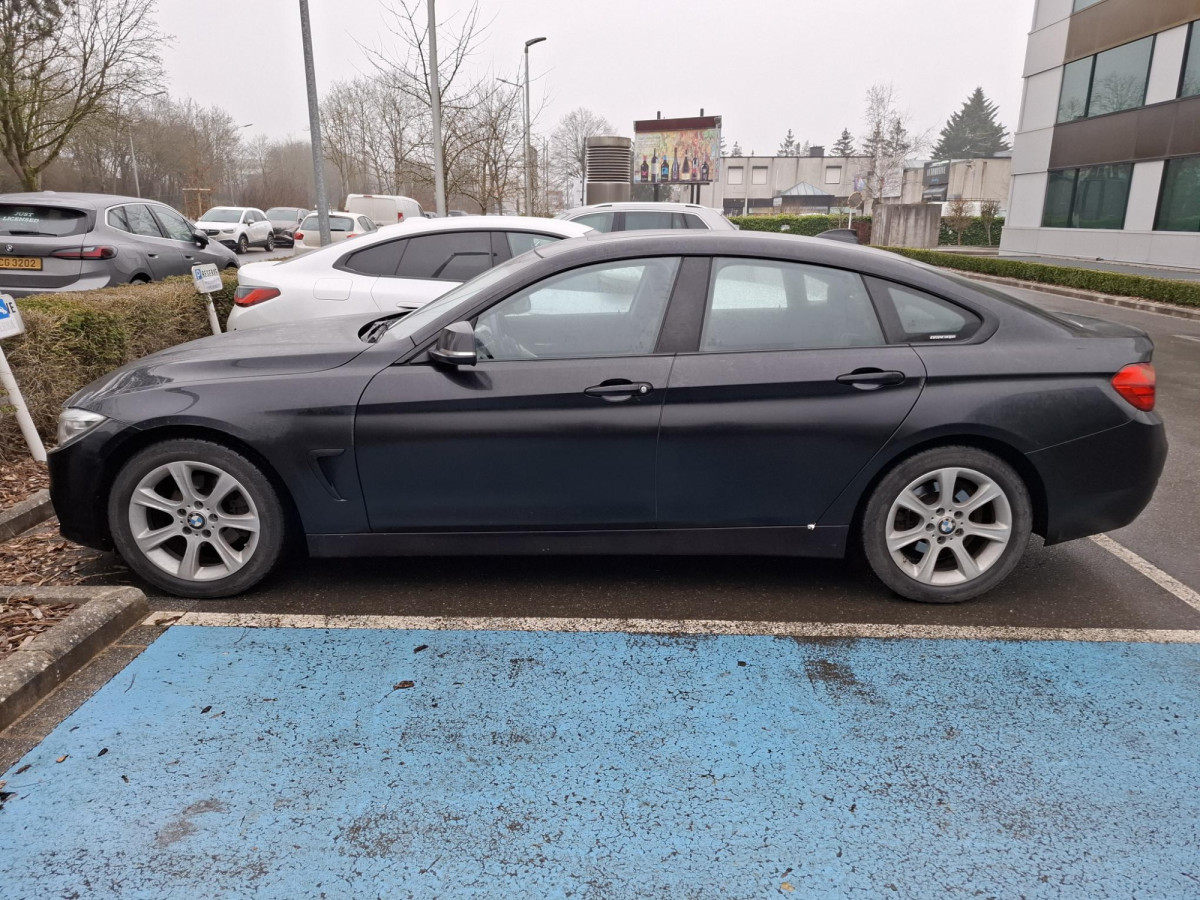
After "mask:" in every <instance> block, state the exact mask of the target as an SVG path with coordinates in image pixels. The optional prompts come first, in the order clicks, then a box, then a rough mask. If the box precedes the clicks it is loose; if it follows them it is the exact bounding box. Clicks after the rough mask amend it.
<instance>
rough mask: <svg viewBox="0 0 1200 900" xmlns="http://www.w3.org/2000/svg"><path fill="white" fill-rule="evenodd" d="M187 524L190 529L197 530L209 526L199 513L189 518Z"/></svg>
mask: <svg viewBox="0 0 1200 900" xmlns="http://www.w3.org/2000/svg"><path fill="white" fill-rule="evenodd" d="M187 523H188V526H189V527H191V528H195V529H200V528H203V527H204V526H205V525H207V524H208V522H207V520H206V519H205V518H204V516H202V515H200V513H198V512H195V513H192V514H191V515H190V516H188V517H187Z"/></svg>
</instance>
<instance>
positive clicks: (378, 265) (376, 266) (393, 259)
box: [330, 216, 408, 278]
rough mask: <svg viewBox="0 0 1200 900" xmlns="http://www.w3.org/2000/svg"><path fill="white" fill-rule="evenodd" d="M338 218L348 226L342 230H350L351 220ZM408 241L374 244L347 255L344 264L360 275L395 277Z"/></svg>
mask: <svg viewBox="0 0 1200 900" xmlns="http://www.w3.org/2000/svg"><path fill="white" fill-rule="evenodd" d="M331 218H332V217H331ZM338 218H341V219H342V221H343V222H345V223H346V228H345V229H340V230H349V226H350V224H351V222H350V220H349V219H347V218H343V217H340V216H339V217H338ZM330 224H331V226H332V221H331V222H330ZM407 243H408V241H384V242H383V243H380V244H372V245H371V246H370V247H365V248H363V249H362V250H359V251H357V252H355V253H351V254H350V255H349V256H348V257H346V262H345V263H343V265H344V266H345V267H346V268H347V269H349V270H350V271H351V272H357V273H358V274H360V275H382V276H384V277H387V278H392V277H395V275H396V269H398V268H399V267H400V258H401V257H402V256H404V245H405V244H407Z"/></svg>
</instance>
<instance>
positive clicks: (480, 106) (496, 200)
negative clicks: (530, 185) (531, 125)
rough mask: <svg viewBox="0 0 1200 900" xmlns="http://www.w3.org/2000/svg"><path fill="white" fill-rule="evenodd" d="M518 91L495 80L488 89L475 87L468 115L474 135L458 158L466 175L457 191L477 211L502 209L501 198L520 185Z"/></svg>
mask: <svg viewBox="0 0 1200 900" xmlns="http://www.w3.org/2000/svg"><path fill="white" fill-rule="evenodd" d="M519 94H520V88H518V87H516V86H515V85H513V84H510V83H508V82H506V81H500V80H499V79H497V80H496V83H495V86H494V87H492V88H490V89H488V88H483V87H480V88H479V89H478V99H477V101H476V103H475V105H474V107H473V115H472V120H473V123H474V131H475V136H474V139H473V140H471V141H470V143H469V146H470V148H471V149H470V152H469V153H468V154H466V158H465V159H463V160H462V162H463V166H464V168H465V173H466V177H465V178H464V179H463V180H462V182H461V183H460V184H458V191H459V193H461V194H462V195H463V196H465V197H468V198H470V199H471V200H472V201H473V202H474V203H475V204H476V205H477V206H478V207H479V211H480V212H481V213H487V212H495V213H501V212H503V211H504V209H505V205H506V204H505V201H506V200H507V199H508V198H509V197H513V196H515V195H516V194H517V193H519V191H520V189H521V187H522V175H521V173H522V166H523V165H524V162H525V161H524V157H523V155H522V153H521V142H522V141H523V140H524V123H523V122H522V120H521V119H522V117H521V100H520V96H519Z"/></svg>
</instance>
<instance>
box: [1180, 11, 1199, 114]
mask: <svg viewBox="0 0 1200 900" xmlns="http://www.w3.org/2000/svg"><path fill="white" fill-rule="evenodd" d="M1197 25H1200V22H1193V23H1192V24H1191V27H1190V28H1189V29H1188V43H1187V56H1185V57H1184V61H1183V79H1182V80H1181V81H1180V83H1179V96H1180V97H1195V96H1196V95H1197V94H1200V28H1197V27H1196V26H1197Z"/></svg>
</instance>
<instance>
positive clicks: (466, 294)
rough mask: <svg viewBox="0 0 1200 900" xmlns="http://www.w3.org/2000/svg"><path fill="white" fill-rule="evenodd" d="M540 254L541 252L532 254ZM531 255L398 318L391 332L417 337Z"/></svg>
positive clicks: (524, 256)
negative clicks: (424, 329)
mask: <svg viewBox="0 0 1200 900" xmlns="http://www.w3.org/2000/svg"><path fill="white" fill-rule="evenodd" d="M532 252H533V253H535V254H536V252H537V251H532ZM528 260H529V256H528V255H522V256H518V257H513V258H512V259H510V260H508V261H507V262H502V263H500V265H498V266H496V268H494V269H489V270H488V271H486V272H484V273H483V274H482V275H478V276H476V277H475V278H472V279H471V280H470V281H467V282H464V283H463V284H460V285H459V286H458V287H456V288H455V289H454V290H452V291H450V292H449V293H448V294H442V296H440V297H438V298H437V299H436V300H431V301H430V302H428V303H426V304H425V305H424V306H421V307H418V308H417V309H415V310H413V311H412V312H411V313H409V314H408V315H407V316H405V317H404V318H402V319H397V320H396V321H394V322H392V323H391V324H390V325H389V326H388V330H389V331H392V332H394V333H395V334H397V335H399V336H401V337H408V336H410V335H413V334H416V333H417V332H418V331H420V330H421V329H422V328H424V327H425V326H426V325H428V324H429V323H431V322H434V321H436V320H437V319H439V318H440V317H441V316H442V315H443V314H444V313H446V312H447V311H449V310H450V309H452V308H453V307H455V306H457V305H459V304H460V303H461V304H462V305H464V306H469V305H470V301H471V300H473V299H474V298H475V297H476V296H477V295H479V294H482V293H484V292H485V291H487V290H489V289H490V288H491V287H492V285H494V284H497V283H498V282H500V281H503V280H504V279H505V278H507V277H508V276H509V275H511V274H513V272H515V271H517V270H518V269H520V268H522V267H523V266H526V265H528Z"/></svg>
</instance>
